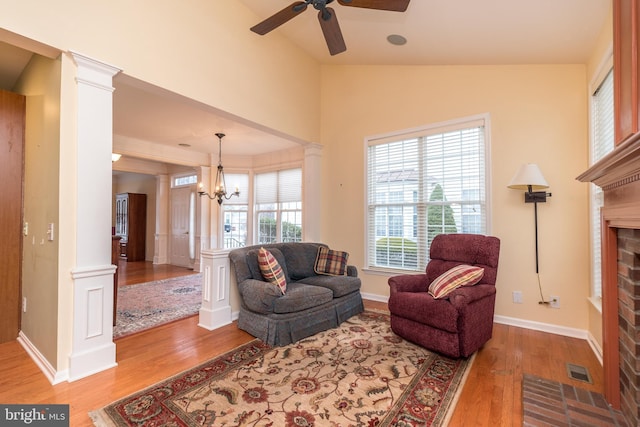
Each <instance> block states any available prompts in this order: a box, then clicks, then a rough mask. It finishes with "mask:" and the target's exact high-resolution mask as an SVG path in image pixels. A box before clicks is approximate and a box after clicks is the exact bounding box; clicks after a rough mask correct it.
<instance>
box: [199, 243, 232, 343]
mask: <svg viewBox="0 0 640 427" xmlns="http://www.w3.org/2000/svg"><path fill="white" fill-rule="evenodd" d="M201 259H202V263H201V267H202V306H201V308H200V321H199V323H198V326H201V327H203V328H205V329H208V330H210V331H212V330H214V329H217V328H219V327H221V326H224V325H228V324H229V323H231V302H230V300H229V281H230V275H229V269H230V262H229V251H228V250H225V251H221V250H215V251H213V250H208V249H207V250H202V251H201Z"/></svg>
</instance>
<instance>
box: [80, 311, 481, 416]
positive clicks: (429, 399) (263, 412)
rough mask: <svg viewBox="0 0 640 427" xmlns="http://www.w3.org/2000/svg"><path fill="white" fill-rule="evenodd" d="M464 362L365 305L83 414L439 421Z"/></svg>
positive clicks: (446, 410) (448, 409) (257, 342)
mask: <svg viewBox="0 0 640 427" xmlns="http://www.w3.org/2000/svg"><path fill="white" fill-rule="evenodd" d="M472 361H473V356H472V358H470V359H459V360H453V359H449V358H447V357H444V356H441V355H438V354H435V353H432V352H430V351H428V350H425V349H423V348H421V347H419V346H416V345H414V344H412V343H409V342H407V341H405V340H403V339H401V338H400V337H398V336H397V335H395V334H394V333H393V332H392V331H391V327H390V325H389V316H388V315H387V314H383V313H378V312H372V311H366V312H364V313H362V314H360V315H358V316H354V317H352V318H351V319H349V320H347V321H345V322H343V323H342V324H341V325H340V326H339V327H337V328H335V329H331V330H328V331H325V332H321V333H319V334H316V335H314V336H312V337H309V338H307V339H304V340H301V341H299V342H297V343H294V344H290V345H288V346H286V347H269V346H267V345H266V344H264V343H263V342H262V341H260V340H257V339H256V340H253V341H251V342H249V343H247V344H245V345H243V346H241V347H238V348H236V349H234V350H232V351H230V352H228V353H226V354H224V355H222V356H219V357H216V358H215V359H212V360H210V361H209V362H206V363H204V364H202V365H200V366H198V367H196V368H193V369H190V370H188V371H185V372H182V373H180V374H178V375H176V376H174V377H172V378H170V379H167V380H165V381H163V382H161V383H158V384H156V385H153V386H151V387H148V388H146V389H145V390H142V391H140V392H137V393H135V394H133V395H131V396H128V397H125V398H123V399H121V400H119V401H117V402H114V403H112V404H110V405H108V406H106V407H104V408H102V409H100V410H97V411H93V412H91V413H90V416H91V418H92V420H93V421H94V424H95V425H96V426H100V427H103V426H134V425H135V426H278V427H280V426H344V427H346V426H444V425H446V423H447V420H448V418H449V416H450V414H451V412H452V411H453V408H454V407H455V402H456V400H457V395H458V394H457V393H458V392H459V391H460V390H461V389H462V384H463V382H464V380H465V379H466V374H467V372H468V371H469V369H470V367H471V364H472Z"/></svg>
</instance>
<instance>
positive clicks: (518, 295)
mask: <svg viewBox="0 0 640 427" xmlns="http://www.w3.org/2000/svg"><path fill="white" fill-rule="evenodd" d="M513 303H514V304H522V291H513Z"/></svg>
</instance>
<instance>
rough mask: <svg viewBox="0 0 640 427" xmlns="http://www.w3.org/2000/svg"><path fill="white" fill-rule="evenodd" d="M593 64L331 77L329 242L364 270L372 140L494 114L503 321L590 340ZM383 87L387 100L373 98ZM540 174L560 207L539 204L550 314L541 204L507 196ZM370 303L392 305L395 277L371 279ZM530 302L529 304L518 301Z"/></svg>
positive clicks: (373, 71)
mask: <svg viewBox="0 0 640 427" xmlns="http://www.w3.org/2000/svg"><path fill="white" fill-rule="evenodd" d="M586 84H587V83H586V67H585V66H584V65H557V66H552V65H549V66H545V65H533V66H456V67H445V66H442V67H436V66H424V67H417V66H416V67H393V66H324V67H323V73H322V88H323V98H322V119H323V120H322V135H323V137H322V141H321V142H322V143H323V144H324V145H325V150H324V152H325V156H324V170H323V174H324V176H325V177H326V179H325V185H324V193H323V194H322V198H323V200H330V201H331V203H326V204H324V206H325V209H324V211H323V213H322V219H323V223H322V229H323V230H324V236H325V239H324V240H325V241H326V242H327V243H328V244H330V245H331V246H332V247H335V248H336V249H344V250H348V251H349V252H350V254H351V258H350V260H351V261H352V262H353V263H354V264H355V265H357V266H358V267H360V268H362V267H363V265H364V264H363V263H364V256H365V254H364V243H365V237H364V229H365V212H364V206H365V205H364V203H365V202H364V200H365V181H364V176H365V171H364V161H365V152H364V138H365V137H366V136H369V135H375V134H381V133H388V132H393V131H396V130H401V129H407V128H413V127H416V126H420V125H425V124H429V123H435V122H440V121H445V120H450V119H454V118H458V117H465V116H470V115H475V114H480V113H488V114H489V115H490V118H491V119H490V120H491V133H490V135H491V187H490V188H491V196H492V203H491V220H492V223H493V227H492V229H491V230H490V233H491V234H493V235H496V236H498V237H499V238H500V239H501V242H502V250H501V257H500V268H499V273H498V283H497V287H498V297H497V307H496V314H498V315H502V316H508V317H514V318H519V319H523V320H528V321H537V322H543V323H550V324H555V325H560V326H564V327H570V328H578V329H582V330H584V329H586V327H587V319H588V314H587V303H586V300H587V297H588V292H589V270H588V263H587V262H586V260H588V256H589V252H588V247H589V239H588V233H587V217H586V215H585V212H586V211H587V188H586V186H585V185H584V184H582V183H579V182H578V181H576V180H575V177H576V176H577V175H578V174H579V173H581V172H582V171H584V170H585V169H586V167H587V128H588V127H587V96H586V91H585V87H586ZM372 88H375V90H372ZM526 162H534V163H537V164H538V165H539V166H540V168H541V170H542V172H543V174H544V175H545V177H546V179H547V181H548V182H549V184H550V189H549V191H550V192H552V193H553V196H552V197H551V198H550V199H549V200H548V202H547V203H546V204H541V205H539V209H538V214H539V243H540V279H541V283H542V289H543V291H544V295H545V297H547V298H548V297H549V295H556V296H559V297H560V301H561V308H560V309H550V308H548V307H546V306H543V305H539V304H538V301H539V299H540V297H539V290H538V281H537V277H536V274H535V253H534V214H533V205H532V204H525V203H524V196H523V192H521V191H516V190H511V189H508V188H507V184H508V183H509V181H510V180H511V178H512V176H513V175H514V174H515V172H516V170H517V169H518V167H519V166H520V165H521V164H522V163H526ZM360 274H361V276H362V280H363V292H366V293H371V294H376V295H382V296H388V286H387V278H388V276H387V275H380V274H371V273H369V272H366V271H363V270H362V269H361V270H360ZM515 290H519V291H522V293H523V296H524V303H523V304H513V303H512V302H511V300H512V297H511V293H512V291H515Z"/></svg>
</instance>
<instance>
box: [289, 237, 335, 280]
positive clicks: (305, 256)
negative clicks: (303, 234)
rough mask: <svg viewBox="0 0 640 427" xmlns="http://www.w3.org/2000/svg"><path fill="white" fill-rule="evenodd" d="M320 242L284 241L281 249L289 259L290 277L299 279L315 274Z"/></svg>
mask: <svg viewBox="0 0 640 427" xmlns="http://www.w3.org/2000/svg"><path fill="white" fill-rule="evenodd" d="M319 246H326V245H322V244H319V243H284V244H281V246H280V249H281V250H282V254H283V255H284V257H285V258H286V260H287V271H288V274H289V279H290V280H292V281H298V280H300V279H304V278H305V277H309V276H315V275H316V272H315V271H313V265H314V263H315V261H316V256H317V255H318V247H319Z"/></svg>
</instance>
